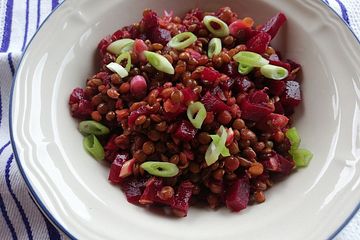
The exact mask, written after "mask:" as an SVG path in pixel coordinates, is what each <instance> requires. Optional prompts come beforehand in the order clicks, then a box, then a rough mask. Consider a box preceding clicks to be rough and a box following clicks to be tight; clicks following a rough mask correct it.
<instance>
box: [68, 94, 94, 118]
mask: <svg viewBox="0 0 360 240" xmlns="http://www.w3.org/2000/svg"><path fill="white" fill-rule="evenodd" d="M93 108H94V107H93V105H92V104H91V102H90V101H89V100H86V99H80V101H79V104H78V108H77V109H75V110H74V111H73V112H72V116H73V117H75V118H78V119H85V118H88V117H90V114H91V113H92V111H93Z"/></svg>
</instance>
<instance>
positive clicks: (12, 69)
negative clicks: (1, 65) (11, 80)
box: [8, 52, 15, 76]
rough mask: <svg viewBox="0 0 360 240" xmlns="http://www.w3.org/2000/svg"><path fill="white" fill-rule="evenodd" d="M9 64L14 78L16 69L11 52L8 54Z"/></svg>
mask: <svg viewBox="0 0 360 240" xmlns="http://www.w3.org/2000/svg"><path fill="white" fill-rule="evenodd" d="M8 63H9V67H10V71H11V75H12V76H14V75H15V68H14V62H13V60H12V54H11V52H10V53H9V54H8Z"/></svg>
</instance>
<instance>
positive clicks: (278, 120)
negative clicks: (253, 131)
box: [256, 113, 289, 132]
mask: <svg viewBox="0 0 360 240" xmlns="http://www.w3.org/2000/svg"><path fill="white" fill-rule="evenodd" d="M288 122H289V119H288V118H287V117H286V116H284V115H282V114H277V113H270V114H269V115H267V116H266V117H264V118H263V119H261V120H260V121H259V122H257V123H256V127H257V129H260V130H262V131H264V132H275V131H278V130H281V129H283V128H284V127H286V125H287V124H288Z"/></svg>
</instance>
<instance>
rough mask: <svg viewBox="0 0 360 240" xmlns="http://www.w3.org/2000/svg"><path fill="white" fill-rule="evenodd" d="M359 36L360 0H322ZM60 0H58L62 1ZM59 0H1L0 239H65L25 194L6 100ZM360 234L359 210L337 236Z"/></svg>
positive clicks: (349, 238)
mask: <svg viewBox="0 0 360 240" xmlns="http://www.w3.org/2000/svg"><path fill="white" fill-rule="evenodd" d="M323 1H324V2H325V3H326V4H328V5H329V6H330V7H332V8H333V9H334V10H335V11H336V12H337V13H338V14H339V16H341V17H342V18H343V19H344V21H345V22H346V23H347V24H348V25H349V26H350V27H351V28H352V30H353V31H354V33H355V34H356V36H357V37H358V38H359V39H360V0H323ZM60 2H61V1H60ZM58 4H59V1H58V0H26V1H25V0H0V179H1V180H0V187H1V188H0V210H1V216H0V239H4V240H7V239H66V237H65V236H64V235H63V234H62V233H61V232H59V231H58V230H57V229H56V228H55V227H54V226H52V224H51V223H50V222H49V221H48V220H47V219H46V218H45V217H44V216H43V215H42V214H41V213H40V211H39V210H38V209H37V207H36V205H35V203H34V202H33V201H32V199H31V197H30V196H29V194H28V192H27V190H26V186H25V183H24V182H23V180H22V178H21V175H20V173H19V171H18V168H17V165H16V163H15V160H14V155H13V153H12V149H11V146H10V140H9V130H8V116H7V113H8V103H9V93H10V86H11V82H12V78H13V76H14V74H15V71H16V66H17V65H18V63H19V60H20V57H21V55H22V52H23V50H24V49H25V47H26V44H28V42H29V40H30V39H31V37H32V36H33V35H34V34H35V32H36V30H37V29H38V28H39V26H40V24H41V23H42V22H43V21H44V20H45V18H46V17H47V16H48V15H49V14H50V13H51V12H52V11H53V10H54V9H55V8H56V6H57V5H58ZM335 239H336V240H358V239H360V211H359V212H358V213H357V214H356V215H355V216H354V218H353V219H352V220H351V221H350V222H349V224H348V225H347V226H346V227H345V228H344V229H343V230H342V231H341V232H340V233H339V234H338V235H337V236H336V237H335Z"/></svg>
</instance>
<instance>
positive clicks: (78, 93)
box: [69, 88, 85, 104]
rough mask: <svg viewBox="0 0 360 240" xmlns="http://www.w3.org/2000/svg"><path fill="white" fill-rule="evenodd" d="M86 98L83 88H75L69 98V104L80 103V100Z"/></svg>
mask: <svg viewBox="0 0 360 240" xmlns="http://www.w3.org/2000/svg"><path fill="white" fill-rule="evenodd" d="M84 98H85V92H84V89H82V88H75V89H74V90H73V91H72V93H71V95H70V98H69V104H74V103H79V102H80V100H82V99H84Z"/></svg>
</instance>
